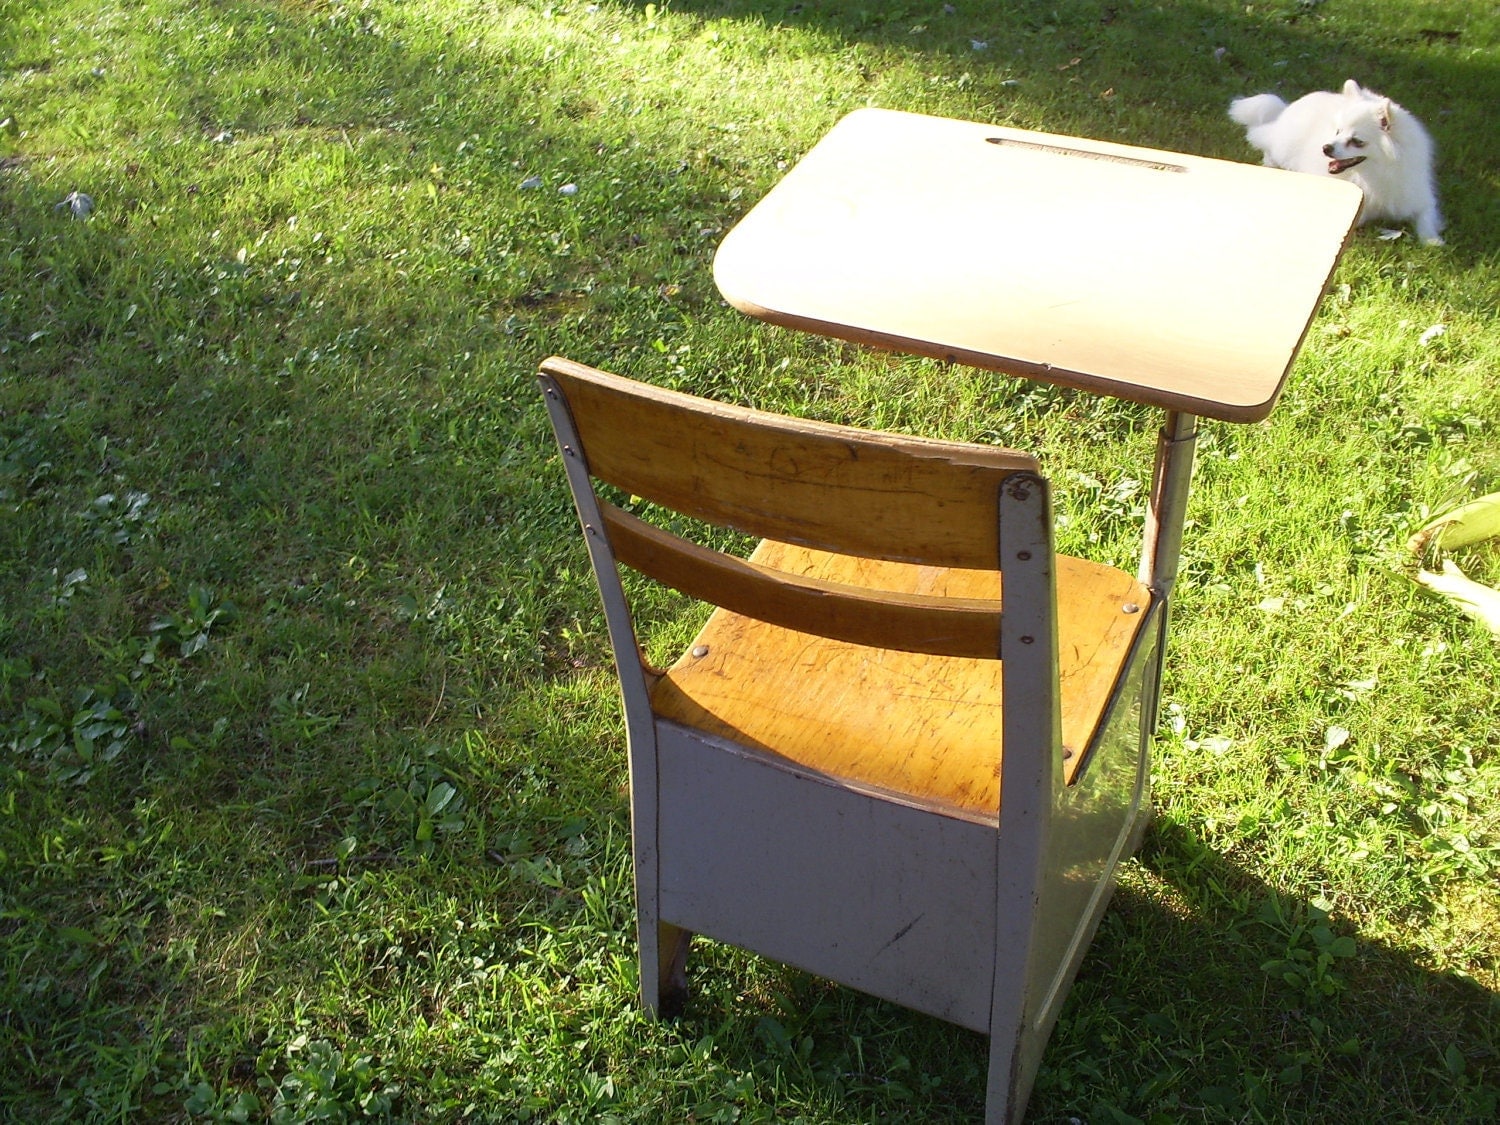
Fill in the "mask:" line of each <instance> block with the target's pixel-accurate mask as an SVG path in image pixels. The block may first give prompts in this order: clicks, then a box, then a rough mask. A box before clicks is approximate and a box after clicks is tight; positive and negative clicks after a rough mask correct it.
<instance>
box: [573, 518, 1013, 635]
mask: <svg viewBox="0 0 1500 1125" xmlns="http://www.w3.org/2000/svg"><path fill="white" fill-rule="evenodd" d="M600 510H601V512H602V514H603V516H604V524H605V527H606V529H607V534H608V535H609V541H610V545H611V546H612V547H613V548H614V552H615V557H616V558H617V559H618V560H619V561H620V562H622V563H624V564H626V565H627V566H629V567H631V568H633V569H635V570H638V571H640V572H641V573H643V574H646V575H649V576H650V577H651V578H654V579H656V580H657V581H658V582H664V583H666V584H667V585H668V586H671V587H673V588H674V589H677V590H681V591H682V592H683V593H685V594H688V595H689V596H691V597H695V598H700V599H702V600H704V601H708V602H712V603H713V604H714V605H718V606H723V607H724V608H726V609H729V610H731V611H733V612H735V613H741V614H744V615H746V616H749V617H754V618H756V619H758V620H761V621H767V622H769V623H771V624H772V625H779V626H781V627H783V628H787V629H795V630H797V631H799V632H803V633H815V634H817V635H818V636H822V637H832V638H833V639H835V640H840V641H848V642H850V643H852V644H862V645H872V646H877V647H880V648H893V649H900V650H902V651H906V652H922V653H930V654H934V655H943V656H964V657H971V658H975V659H996V658H998V657H999V656H1000V602H999V600H994V601H991V600H989V599H983V598H946V597H933V596H924V595H920V594H897V593H890V592H879V591H875V590H871V589H868V588H865V587H860V586H848V585H843V584H841V583H837V582H828V581H824V580H822V579H818V578H809V577H804V576H800V575H794V574H790V573H788V572H785V571H780V570H775V569H773V568H771V567H765V566H760V565H758V564H757V563H755V562H752V561H748V560H745V559H739V558H735V557H734V556H733V555H725V554H721V553H720V552H718V551H714V550H710V549H709V548H707V547H700V546H698V545H697V544H696V543H692V542H689V541H688V540H686V539H682V538H679V537H678V536H675V535H672V534H671V533H670V532H666V531H663V530H661V529H660V528H658V527H655V526H653V525H651V524H649V523H646V522H645V521H644V520H642V519H639V518H638V517H636V516H633V515H631V514H630V513H629V512H626V511H623V510H622V509H620V508H618V507H616V506H615V505H613V504H601V505H600Z"/></svg>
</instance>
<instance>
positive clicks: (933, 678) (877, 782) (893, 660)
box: [652, 540, 1151, 820]
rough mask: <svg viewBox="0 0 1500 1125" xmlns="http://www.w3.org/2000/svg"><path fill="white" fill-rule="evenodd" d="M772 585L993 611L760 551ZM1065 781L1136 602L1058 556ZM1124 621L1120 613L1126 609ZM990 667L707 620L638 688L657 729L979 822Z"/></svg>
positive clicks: (997, 728)
mask: <svg viewBox="0 0 1500 1125" xmlns="http://www.w3.org/2000/svg"><path fill="white" fill-rule="evenodd" d="M751 558H752V560H753V561H754V562H757V563H760V564H762V565H764V566H768V567H773V568H775V569H776V570H780V571H787V572H790V573H793V574H798V575H803V576H807V577H812V578H819V579H824V580H827V581H831V582H838V583H843V584H847V585H854V586H864V587H868V588H872V589H877V590H882V591H890V592H896V593H907V594H925V595H933V596H941V597H954V598H981V599H986V600H991V601H998V599H999V597H1000V575H999V574H998V573H997V572H995V571H982V570H960V569H955V568H947V567H921V566H912V565H910V564H905V563H892V562H882V561H876V560H871V559H861V558H855V557H852V556H848V555H836V554H829V553H827V552H823V551H815V550H811V549H808V548H804V547H797V546H791V545H788V544H785V543H779V542H775V541H773V540H765V541H763V542H762V543H761V544H760V546H759V547H758V548H757V550H756V551H755V553H754V554H753V555H752V556H751ZM1057 564H1058V565H1057V595H1058V604H1057V631H1058V664H1059V680H1060V692H1061V704H1062V744H1063V777H1064V779H1065V781H1066V782H1067V783H1069V784H1071V783H1072V781H1073V778H1074V776H1075V775H1076V773H1077V771H1078V769H1079V767H1080V765H1081V764H1082V763H1083V761H1084V759H1085V755H1086V753H1087V749H1088V747H1089V745H1090V743H1091V741H1092V739H1093V737H1094V734H1095V732H1096V731H1097V730H1098V728H1099V723H1100V720H1101V719H1102V717H1103V714H1104V709H1105V706H1106V704H1107V703H1108V702H1109V700H1110V698H1111V696H1112V693H1113V690H1114V688H1115V684H1116V681H1117V680H1118V678H1119V675H1120V672H1121V669H1122V668H1123V667H1124V665H1125V661H1126V658H1127V656H1128V655H1129V653H1130V650H1131V645H1132V644H1133V643H1134V641H1135V636H1136V633H1137V631H1138V629H1139V628H1140V624H1141V622H1142V621H1144V620H1145V619H1146V617H1147V614H1146V609H1147V607H1148V605H1149V603H1150V597H1151V594H1150V591H1149V590H1148V589H1147V588H1146V587H1145V586H1143V585H1142V584H1141V583H1140V582H1138V581H1137V580H1136V579H1135V578H1133V577H1131V576H1130V575H1128V574H1126V573H1124V572H1123V571H1120V570H1116V569H1115V568H1113V567H1109V566H1102V565H1100V564H1098V563H1092V562H1088V561H1086V560H1083V559H1076V558H1072V557H1070V556H1067V555H1059V556H1058V559H1057ZM1127 607H1134V608H1127ZM1002 672H1003V662H1002V661H998V660H976V659H970V658H965V657H952V656H936V655H929V654H926V653H913V652H901V651H896V650H893V649H883V648H869V647H866V646H864V645H856V644H848V643H845V642H843V641H837V640H831V639H828V638H825V637H819V636H814V635H811V634H807V633H799V632H795V631H793V630H790V629H783V628H779V627H777V626H775V625H770V624H767V623H765V622H763V621H758V620H756V619H754V618H751V617H745V616H742V615H740V614H737V613H733V612H731V611H729V610H725V609H718V610H715V611H714V613H713V615H712V616H711V617H710V618H709V620H708V622H707V624H706V625H705V626H704V627H703V630H702V631H701V632H700V633H699V634H698V636H697V638H696V639H695V640H694V641H693V644H692V645H691V646H689V648H688V650H687V651H686V652H685V653H684V654H683V656H682V657H681V659H680V660H678V661H677V663H676V664H675V665H673V666H672V668H670V669H669V670H668V671H667V673H666V674H665V675H664V676H663V677H662V678H661V679H660V680H659V681H657V683H656V684H655V685H654V687H653V688H652V706H653V708H654V710H655V711H656V713H657V716H658V717H659V718H661V719H665V720H667V721H670V722H676V723H680V724H682V725H683V726H688V727H692V728H695V729H697V730H700V731H703V732H705V733H707V734H712V735H717V736H719V737H721V738H726V739H729V740H731V741H733V742H735V743H738V744H740V745H742V746H750V747H754V748H756V749H758V750H761V751H764V752H765V753H766V754H767V755H769V756H771V757H773V758H774V759H777V760H780V761H783V762H785V763H787V764H790V765H795V766H796V767H798V768H800V769H802V770H805V771H810V772H814V773H819V774H823V775H826V776H828V777H832V778H836V779H838V780H840V781H842V782H845V783H849V784H852V785H855V786H866V787H870V788H873V789H876V790H881V791H885V792H888V793H892V794H895V795H898V796H900V797H904V798H906V799H908V800H910V801H913V802H916V803H919V804H923V805H930V806H933V807H935V808H940V809H948V810H951V811H956V812H960V813H963V814H970V815H979V816H983V817H986V818H988V819H991V820H993V819H994V818H995V817H996V815H997V812H998V809H999V803H1000V754H1001V753H1002V752H1003V748H1002V738H1001V729H1002V722H1001V718H1002V710H1001V700H1002V697H1003V692H1002V690H1001V676H1002Z"/></svg>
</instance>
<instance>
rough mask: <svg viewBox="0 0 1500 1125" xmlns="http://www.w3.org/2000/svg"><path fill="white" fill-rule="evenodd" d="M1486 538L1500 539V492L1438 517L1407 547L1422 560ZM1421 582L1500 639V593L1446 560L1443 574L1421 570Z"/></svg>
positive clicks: (1425, 526) (1462, 505)
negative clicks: (1430, 555)
mask: <svg viewBox="0 0 1500 1125" xmlns="http://www.w3.org/2000/svg"><path fill="white" fill-rule="evenodd" d="M1486 539H1500V492H1491V493H1490V494H1489V495H1488V496H1481V497H1479V498H1478V499H1476V500H1470V501H1469V502H1468V503H1467V504H1460V505H1459V506H1458V507H1457V508H1454V509H1453V510H1452V511H1448V512H1444V513H1442V514H1441V515H1438V516H1434V517H1433V518H1432V519H1430V520H1428V521H1427V523H1426V524H1425V525H1424V526H1423V527H1422V528H1421V529H1420V530H1419V531H1418V532H1417V533H1416V534H1415V535H1413V536H1412V537H1411V538H1410V539H1409V540H1407V543H1406V546H1407V547H1408V549H1410V550H1411V552H1412V553H1413V554H1415V555H1417V556H1418V557H1419V558H1421V557H1424V556H1427V555H1428V554H1429V552H1432V553H1433V554H1436V552H1438V551H1445V550H1452V549H1454V548H1456V547H1467V546H1470V545H1471V544H1474V543H1482V542H1484V541H1485V540H1486ZM1417 581H1418V582H1420V583H1421V584H1422V585H1424V586H1426V587H1427V588H1428V589H1429V590H1432V591H1434V592H1436V593H1439V594H1442V595H1443V596H1444V597H1445V598H1447V599H1448V600H1449V601H1450V602H1452V603H1453V605H1454V607H1455V608H1456V609H1458V610H1460V611H1461V612H1462V613H1464V614H1466V615H1468V616H1469V617H1472V618H1473V619H1474V620H1475V621H1478V622H1479V623H1480V624H1482V625H1484V627H1485V628H1487V629H1488V630H1489V631H1490V632H1491V633H1494V634H1495V635H1496V636H1497V637H1500V590H1495V589H1491V588H1490V587H1489V586H1483V585H1480V584H1479V583H1478V582H1475V581H1474V580H1473V579H1472V578H1470V577H1469V576H1468V575H1466V574H1465V573H1464V572H1463V571H1462V570H1460V569H1459V568H1458V564H1457V563H1455V562H1454V561H1453V560H1452V559H1444V560H1443V569H1442V570H1441V571H1436V572H1434V571H1431V570H1427V569H1425V568H1423V569H1421V570H1418V571H1417Z"/></svg>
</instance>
